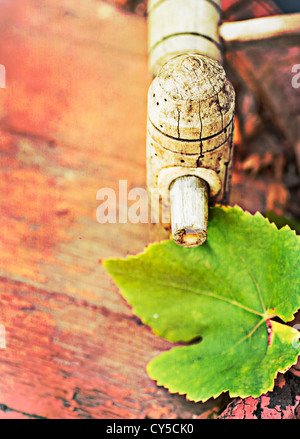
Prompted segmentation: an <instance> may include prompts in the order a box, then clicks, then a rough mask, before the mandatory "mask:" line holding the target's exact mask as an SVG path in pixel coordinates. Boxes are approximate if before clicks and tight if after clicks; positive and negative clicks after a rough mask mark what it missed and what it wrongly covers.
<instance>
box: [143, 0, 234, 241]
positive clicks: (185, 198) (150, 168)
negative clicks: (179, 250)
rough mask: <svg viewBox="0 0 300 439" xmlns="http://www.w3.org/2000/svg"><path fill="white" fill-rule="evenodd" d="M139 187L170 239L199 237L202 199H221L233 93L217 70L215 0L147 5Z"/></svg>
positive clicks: (204, 220)
mask: <svg viewBox="0 0 300 439" xmlns="http://www.w3.org/2000/svg"><path fill="white" fill-rule="evenodd" d="M148 8H149V18H148V20H149V69H150V72H151V73H152V75H153V76H154V77H155V78H154V80H153V82H152V84H151V85H150V88H149V93H148V121H147V185H148V189H149V190H150V191H152V190H158V191H159V193H160V196H161V200H162V201H161V203H162V205H163V209H170V211H171V226H172V235H173V239H174V241H175V242H176V243H177V244H179V245H181V246H184V247H195V246H198V245H201V244H203V243H204V242H205V240H206V236H207V224H208V203H210V204H214V203H215V202H219V203H227V202H228V195H229V191H230V179H231V166H232V156H233V151H232V137H233V126H234V107H235V93H234V89H233V87H232V85H231V83H230V82H229V81H228V79H227V78H226V74H225V71H224V68H223V67H222V64H221V60H222V51H221V44H220V40H219V33H218V24H219V22H220V14H221V7H220V1H217V0H189V1H186V0H152V1H150V2H149V5H148Z"/></svg>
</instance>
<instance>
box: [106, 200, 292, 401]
mask: <svg viewBox="0 0 300 439" xmlns="http://www.w3.org/2000/svg"><path fill="white" fill-rule="evenodd" d="M299 262H300V237H299V236H297V235H296V233H295V232H294V231H292V230H291V229H290V228H289V227H288V226H286V227H283V228H282V229H280V230H278V229H277V228H276V226H275V225H274V224H271V223H270V222H269V221H268V220H267V219H266V218H264V217H263V216H262V215H261V214H260V213H256V214H255V215H251V214H250V213H248V212H244V211H243V210H242V209H241V208H239V207H238V206H235V207H221V206H216V207H213V208H211V209H210V212H209V227H208V238H207V242H206V243H205V244H204V245H202V246H201V247H197V248H191V249H186V248H182V247H179V246H178V245H176V244H175V243H174V242H173V241H163V242H161V243H157V244H151V245H149V246H148V247H147V248H146V249H145V251H144V252H143V253H141V254H139V255H137V256H129V257H127V258H126V259H108V260H106V261H104V262H103V264H104V266H105V268H106V270H107V271H108V273H110V275H111V276H112V278H113V279H114V281H115V283H116V284H117V285H118V286H119V288H120V290H121V293H122V294H123V296H124V297H125V299H126V300H127V301H128V302H129V304H130V305H131V306H132V307H133V312H134V313H135V314H136V315H137V316H139V317H140V319H141V320H142V321H143V322H144V323H145V324H147V325H149V326H150V327H151V328H152V330H153V331H154V333H155V334H157V335H158V336H160V337H163V338H165V339H166V340H169V341H171V342H175V343H181V344H184V345H180V346H176V347H173V348H172V349H171V350H169V351H167V352H164V353H163V354H161V355H160V356H158V357H156V358H154V359H153V360H152V361H151V362H150V363H149V364H148V366H147V371H148V373H149V375H150V377H151V378H152V379H154V380H156V381H157V383H158V385H162V386H164V387H166V388H168V389H169V391H170V392H172V393H179V394H185V395H186V396H187V398H188V399H190V400H194V401H206V400H207V399H209V398H210V397H217V396H218V395H219V394H221V393H222V392H225V391H229V394H230V396H232V397H236V396H239V397H242V398H245V397H248V396H253V397H258V396H260V395H261V394H263V393H265V392H267V391H269V390H271V389H272V388H273V386H274V378H275V377H276V375H277V373H278V372H279V371H280V372H284V371H285V370H287V369H288V368H290V367H291V366H292V365H293V364H295V362H296V361H297V356H298V355H299V353H300V351H299V342H298V338H299V334H300V333H299V332H298V331H297V330H296V329H295V328H292V327H291V326H288V325H286V324H285V323H284V322H290V321H291V320H292V319H293V316H294V314H295V313H296V311H297V310H298V309H299V308H300V263H299ZM200 338H201V341H199V339H200ZM187 343H188V344H187Z"/></svg>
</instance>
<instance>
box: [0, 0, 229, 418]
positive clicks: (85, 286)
mask: <svg viewBox="0 0 300 439" xmlns="http://www.w3.org/2000/svg"><path fill="white" fill-rule="evenodd" d="M0 24H1V29H2V30H1V34H0V39H1V45H0V47H1V49H0V62H1V64H3V65H4V66H5V68H6V73H7V82H6V88H5V89H1V90H0V92H1V102H0V116H1V122H0V142H1V148H0V151H1V154H0V172H1V176H0V187H1V194H2V196H1V199H0V212H1V215H0V227H1V235H0V245H1V252H0V276H1V278H0V294H1V296H0V300H1V306H0V324H2V325H4V326H5V329H6V349H1V350H0V418H4V419H8V418H32V417H34V418H35V417H44V418H68V419H71V418H116V419H117V418H126V419H130V418H145V417H149V418H161V417H165V418H176V417H181V418H191V417H198V416H205V417H207V416H210V415H211V416H217V414H218V413H219V412H220V410H221V409H224V404H225V403H224V399H222V398H221V399H219V400H217V401H209V402H208V403H206V404H204V405H203V404H194V403H192V402H189V401H186V400H185V398H184V397H180V396H178V395H170V394H168V392H167V391H166V390H164V389H161V388H158V387H157V386H156V384H155V383H154V382H152V381H151V380H150V379H149V377H148V375H147V374H146V372H145V367H146V364H147V363H148V362H149V361H150V360H151V358H153V357H154V356H155V355H157V354H158V353H159V352H161V351H162V350H165V349H167V348H169V343H167V342H165V341H163V340H161V339H159V338H157V337H155V336H154V335H153V334H152V332H151V331H150V329H149V328H147V327H145V326H144V325H142V324H141V322H140V321H139V320H138V319H137V318H136V317H135V316H134V315H133V314H132V311H131V309H130V307H129V306H128V305H127V304H126V303H125V301H124V300H123V299H122V298H121V296H120V295H119V292H118V289H117V288H116V287H115V286H114V284H113V282H112V281H111V279H110V278H109V277H108V275H107V274H106V272H105V271H104V269H103V267H102V266H101V264H100V262H99V261H100V260H101V259H102V258H106V257H111V256H114V257H122V256H125V255H126V254H127V253H132V254H134V253H137V252H139V251H142V250H143V248H144V246H145V245H146V244H147V243H148V242H149V238H148V231H149V230H148V226H147V225H146V224H102V225H101V224H99V223H98V222H97V221H96V209H97V206H98V205H99V201H96V194H97V191H98V189H99V188H102V187H109V188H112V189H114V190H116V192H117V193H118V187H119V186H118V182H119V180H121V179H124V180H127V182H128V189H130V188H131V187H145V179H146V176H145V162H146V159H145V144H146V95H147V89H148V86H149V77H148V72H147V48H146V46H147V41H146V20H145V19H144V18H141V17H137V16H134V15H130V14H128V13H124V12H122V11H120V10H118V9H116V8H115V7H114V6H113V5H110V4H108V3H106V2H102V1H96V0H95V1H94V0H89V1H87V0H84V1H83V0H82V1H77V2H71V1H67V0H64V1H52V2H51V3H45V2H43V3H41V2H38V1H35V0H16V1H14V2H4V3H3V5H1V10H0ZM225 400H226V398H225Z"/></svg>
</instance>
